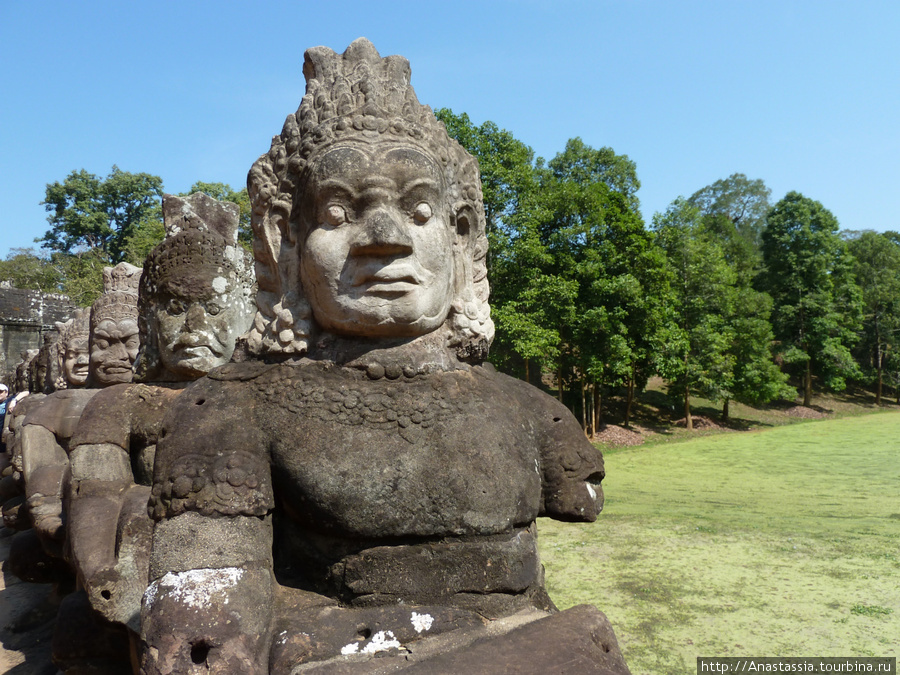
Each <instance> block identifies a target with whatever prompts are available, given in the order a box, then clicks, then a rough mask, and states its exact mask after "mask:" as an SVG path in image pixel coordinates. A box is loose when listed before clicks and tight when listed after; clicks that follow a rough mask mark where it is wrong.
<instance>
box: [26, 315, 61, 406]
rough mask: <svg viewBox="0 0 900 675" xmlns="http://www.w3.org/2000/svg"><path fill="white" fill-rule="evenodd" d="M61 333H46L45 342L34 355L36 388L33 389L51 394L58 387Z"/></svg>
mask: <svg viewBox="0 0 900 675" xmlns="http://www.w3.org/2000/svg"><path fill="white" fill-rule="evenodd" d="M58 342H59V333H57V332H56V331H51V332H49V333H44V336H43V344H41V348H40V349H39V350H38V354H37V356H36V357H34V362H33V364H34V389H33V390H32V391H35V392H40V393H44V394H49V393H50V392H52V391H53V390H54V389H55V388H56V376H57V375H58V368H57V353H58Z"/></svg>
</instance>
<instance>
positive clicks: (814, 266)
mask: <svg viewBox="0 0 900 675" xmlns="http://www.w3.org/2000/svg"><path fill="white" fill-rule="evenodd" d="M762 250H763V261H764V263H765V270H764V272H763V277H762V280H761V281H762V285H763V288H764V290H766V291H768V293H769V294H770V295H771V296H772V299H773V300H774V302H775V310H774V320H773V326H774V329H775V336H776V338H777V339H778V340H779V341H780V343H781V345H780V349H781V352H782V356H783V359H784V361H785V362H786V363H787V364H791V365H794V366H795V367H798V368H799V371H800V372H799V375H800V376H801V379H802V383H803V385H802V388H803V405H807V406H808V405H809V404H810V402H811V400H812V380H813V374H814V373H817V374H818V375H819V377H820V378H821V380H822V383H823V384H824V385H825V387H826V388H828V389H831V390H835V391H840V390H842V389H844V387H845V386H846V378H848V377H853V378H858V377H861V373H860V371H859V368H858V367H857V365H856V362H855V361H854V359H853V356H852V354H851V352H850V348H851V347H852V346H853V344H854V343H855V342H856V339H857V338H856V332H857V330H858V329H859V327H860V323H861V300H860V291H859V287H858V286H857V285H856V283H855V282H854V280H853V274H852V272H853V258H852V256H851V255H850V254H849V252H848V251H847V246H846V244H845V243H844V242H843V241H842V240H841V238H840V237H839V236H838V222H837V219H836V218H835V217H834V216H833V215H832V214H831V212H830V211H828V210H827V209H826V208H825V207H824V206H822V204H820V203H819V202H817V201H814V200H812V199H809V198H808V197H804V196H803V195H801V194H800V193H798V192H790V193H788V194H787V195H786V196H785V197H784V199H782V200H781V201H779V202H778V203H777V204H776V205H775V206H774V207H773V208H772V210H771V211H770V212H769V214H768V216H767V219H766V229H765V230H764V231H763V235H762Z"/></svg>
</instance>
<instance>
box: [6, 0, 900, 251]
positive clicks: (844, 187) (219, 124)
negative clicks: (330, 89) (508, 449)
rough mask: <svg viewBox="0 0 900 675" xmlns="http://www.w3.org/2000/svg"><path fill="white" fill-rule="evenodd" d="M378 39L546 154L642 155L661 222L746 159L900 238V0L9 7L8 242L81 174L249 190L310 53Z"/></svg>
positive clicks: (41, 226)
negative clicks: (682, 200)
mask: <svg viewBox="0 0 900 675" xmlns="http://www.w3.org/2000/svg"><path fill="white" fill-rule="evenodd" d="M360 36H365V37H368V38H369V39H370V40H372V42H374V44H375V46H376V47H377V48H378V50H379V51H380V52H381V54H382V56H387V55H389V54H402V55H403V56H406V57H407V58H408V59H409V60H410V63H411V66H412V82H413V85H414V86H415V88H416V91H417V94H418V97H419V100H420V101H422V102H423V103H427V104H429V105H431V106H432V107H433V108H438V107H449V108H452V109H453V110H454V111H456V112H467V113H468V114H469V115H470V117H471V118H472V119H473V121H475V122H477V123H480V122H483V121H485V120H492V121H494V122H495V123H496V124H498V125H499V126H500V127H502V128H505V129H508V130H509V131H511V132H512V133H513V134H514V135H515V136H516V137H517V138H518V139H520V140H522V141H523V142H525V143H527V144H528V145H530V146H531V147H532V148H534V150H535V153H536V154H537V155H540V156H543V157H545V158H547V159H549V158H551V157H553V155H555V154H556V153H557V152H559V151H561V150H562V149H563V147H564V146H565V143H566V140H567V139H569V138H573V137H576V136H580V137H581V138H582V139H583V140H584V141H585V142H586V143H587V144H589V145H591V146H594V147H602V146H609V147H612V148H613V149H614V150H615V151H616V152H618V153H620V154H626V155H628V156H629V157H630V158H631V159H633V160H634V161H635V162H636V164H637V170H638V176H639V178H640V180H641V184H642V187H641V190H640V191H639V193H638V196H639V197H640V199H641V204H642V208H643V212H644V216H645V218H646V219H647V221H648V222H649V220H650V219H651V218H652V216H653V213H654V212H656V211H662V210H664V209H665V208H666V206H667V205H668V204H669V203H670V202H671V201H672V200H673V199H674V198H676V197H678V196H679V195H684V196H689V195H690V194H692V193H693V192H694V191H696V190H698V189H700V188H702V187H704V186H705V185H708V184H710V183H712V182H714V181H715V180H717V179H719V178H725V177H727V176H728V175H730V174H732V173H735V172H741V173H745V174H747V175H748V176H749V177H750V178H761V179H763V180H764V181H765V182H766V184H767V185H768V186H769V187H770V188H771V189H772V196H773V199H774V200H777V199H780V198H781V197H782V196H784V194H785V193H787V192H788V191H790V190H798V191H800V192H802V193H803V194H805V195H806V196H808V197H811V198H813V199H817V200H819V201H821V202H822V203H823V204H824V205H825V206H826V207H827V208H828V209H830V210H831V211H832V212H833V213H834V214H835V216H837V218H838V220H839V221H840V223H841V227H842V228H844V229H875V230H886V229H897V230H900V216H898V214H900V159H898V158H900V2H897V1H896V0H884V1H881V0H879V1H867V0H857V1H856V2H849V1H847V2H837V1H834V0H806V1H803V2H799V1H792V0H777V1H772V0H752V1H744V0H716V1H709V2H697V1H691V0H679V1H678V2H672V1H671V0H668V1H662V0H660V1H650V0H630V1H626V0H592V1H587V0H585V1H583V2H576V1H571V0H553V1H543V0H541V1H538V0H516V1H513V0H481V1H480V2H469V1H468V0H458V1H455V2H434V3H426V2H422V1H421V0H419V1H417V2H374V1H372V0H370V1H369V2H355V1H354V2H341V1H340V0H333V1H330V2H325V1H322V0H316V1H314V2H306V1H302V2H301V1H294V2H286V1H284V2H266V1H265V0H258V1H257V2H255V3H252V4H251V3H244V2H229V1H228V0H219V1H218V2H191V1H190V0H182V1H180V2H142V3H136V2H122V0H117V1H115V2H112V1H110V2H106V1H96V2H94V1H91V0H84V1H82V2H71V1H70V0H68V1H65V2H63V1H56V2H49V1H48V2H40V1H39V0H34V1H31V2H25V1H24V0H0V256H5V255H6V253H7V251H8V250H9V249H10V248H11V247H22V246H31V245H33V243H32V242H33V239H34V238H35V237H39V236H41V235H42V234H43V233H44V232H45V231H46V230H47V228H48V224H47V221H46V216H47V213H46V211H45V210H44V207H43V206H41V205H40V202H41V200H42V199H43V197H44V189H45V186H46V184H47V183H48V182H53V181H61V180H63V179H64V178H65V177H66V175H68V173H70V172H71V171H73V170H76V169H82V168H84V169H86V170H87V171H89V172H91V173H95V174H98V175H101V176H105V175H106V174H108V173H109V171H110V169H111V167H112V165H113V164H116V165H118V166H119V168H121V169H122V170H124V171H133V172H141V171H145V172H149V173H153V174H156V175H159V176H160V177H162V179H163V182H164V185H165V188H166V190H167V191H169V192H182V191H185V190H187V189H188V188H189V187H190V185H191V184H192V183H194V182H196V181H198V180H203V181H208V182H224V183H229V184H231V185H232V186H233V187H235V188H237V187H241V186H243V185H244V184H245V181H246V175H247V171H248V169H249V168H250V165H251V164H252V162H253V161H254V160H255V159H256V157H258V156H259V155H260V154H262V153H263V152H265V151H266V150H267V149H268V147H269V142H270V140H271V137H272V136H273V135H274V134H276V133H278V132H279V131H280V130H281V125H282V123H283V121H284V118H285V116H286V115H287V114H288V113H291V112H293V111H295V110H296V108H297V106H298V105H299V102H300V98H301V97H302V95H303V91H304V81H303V75H302V72H301V68H302V63H303V52H304V51H305V50H306V49H307V48H308V47H312V46H315V45H326V46H328V47H331V48H332V49H334V50H336V51H343V50H344V49H345V48H346V46H347V45H348V44H350V42H352V41H353V40H354V39H355V38H357V37H360Z"/></svg>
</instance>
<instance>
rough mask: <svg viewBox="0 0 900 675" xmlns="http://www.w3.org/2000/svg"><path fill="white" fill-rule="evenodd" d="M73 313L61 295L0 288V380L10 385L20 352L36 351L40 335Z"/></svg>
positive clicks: (66, 298)
mask: <svg viewBox="0 0 900 675" xmlns="http://www.w3.org/2000/svg"><path fill="white" fill-rule="evenodd" d="M74 311H75V305H74V304H73V303H72V301H71V300H69V298H68V297H67V296H65V295H59V294H55V293H41V292H40V291H32V290H26V289H22V288H3V287H0V380H2V381H3V382H5V383H7V384H10V383H11V382H12V381H13V379H14V378H15V373H16V364H17V363H19V361H20V360H21V354H22V352H23V351H24V350H26V349H38V348H39V347H40V346H41V343H42V341H43V334H44V333H46V332H47V331H50V330H55V328H56V322H57V321H65V320H66V319H68V318H69V317H70V316H71V315H72V313H73V312H74Z"/></svg>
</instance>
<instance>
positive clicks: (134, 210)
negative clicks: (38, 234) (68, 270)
mask: <svg viewBox="0 0 900 675" xmlns="http://www.w3.org/2000/svg"><path fill="white" fill-rule="evenodd" d="M162 189H163V187H162V179H161V178H159V177H158V176H152V175H150V174H147V173H129V172H126V171H121V170H120V169H119V168H118V167H117V166H113V168H112V171H111V172H110V174H109V175H108V176H107V177H106V178H105V179H103V178H100V177H98V176H95V175H94V174H91V173H88V172H87V171H85V170H84V169H82V170H80V171H73V172H72V173H70V174H69V175H68V176H67V177H66V179H65V180H64V181H63V182H62V183H59V182H56V183H50V184H48V185H47V191H46V196H45V199H44V201H43V202H41V203H42V204H43V205H44V207H45V208H46V209H47V211H49V212H50V215H49V216H48V217H47V220H48V221H49V223H50V225H51V228H50V230H49V231H47V233H46V234H44V236H43V237H42V238H41V239H38V240H36V241H39V242H41V244H42V247H43V248H46V249H49V250H51V251H58V252H63V253H78V252H82V251H86V250H93V251H97V252H99V254H100V255H101V257H103V258H105V259H106V260H107V261H108V262H110V263H112V264H115V263H118V262H121V261H122V260H124V259H125V256H126V242H127V241H128V240H129V238H131V237H133V236H134V235H135V233H136V231H137V230H138V229H139V228H141V227H143V226H146V225H147V224H148V223H150V222H153V221H156V222H159V221H160V219H161V208H160V205H161V198H162Z"/></svg>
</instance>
